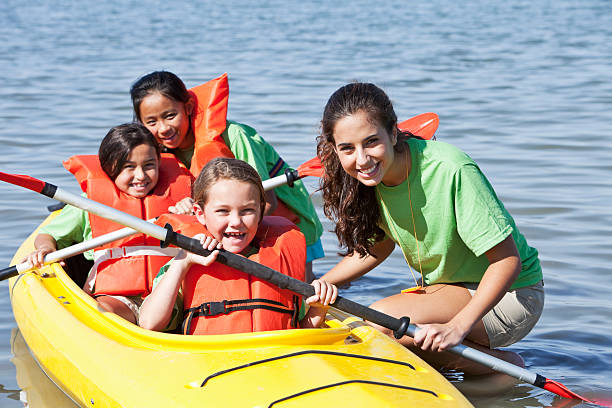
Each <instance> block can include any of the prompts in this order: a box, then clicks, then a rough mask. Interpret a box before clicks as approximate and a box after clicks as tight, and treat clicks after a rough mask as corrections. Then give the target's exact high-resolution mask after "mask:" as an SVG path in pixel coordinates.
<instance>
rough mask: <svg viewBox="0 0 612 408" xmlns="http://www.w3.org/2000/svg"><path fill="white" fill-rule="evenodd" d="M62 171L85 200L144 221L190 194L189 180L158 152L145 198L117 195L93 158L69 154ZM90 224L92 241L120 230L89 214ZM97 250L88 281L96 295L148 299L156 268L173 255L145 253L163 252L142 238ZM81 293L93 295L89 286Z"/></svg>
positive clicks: (154, 242)
mask: <svg viewBox="0 0 612 408" xmlns="http://www.w3.org/2000/svg"><path fill="white" fill-rule="evenodd" d="M64 167H66V169H68V171H70V172H71V173H72V174H74V176H75V177H76V179H77V180H78V182H79V184H80V186H81V189H82V190H83V191H84V192H85V193H86V194H87V197H88V198H90V199H92V200H94V201H97V202H99V203H102V204H105V205H108V206H110V207H113V208H116V209H117V210H120V211H123V212H126V213H128V214H131V215H133V216H136V217H138V218H141V219H145V220H146V219H151V218H154V217H157V216H159V215H161V214H164V213H166V212H168V207H169V206H171V205H174V204H175V203H176V202H178V201H180V200H182V199H183V198H185V197H189V196H190V195H191V181H192V176H191V174H190V173H189V172H188V171H187V169H185V168H184V167H181V166H180V164H179V162H178V161H177V160H176V158H175V157H174V156H173V155H171V154H162V158H161V161H160V164H159V179H158V181H157V184H156V186H155V188H154V189H153V190H152V191H151V192H150V193H149V194H148V195H147V196H146V197H144V198H136V197H132V196H130V195H128V194H125V193H123V192H121V191H120V190H119V189H118V188H117V186H116V185H115V183H114V182H113V181H111V179H110V178H109V177H108V176H107V175H106V173H104V171H103V170H102V167H101V166H100V160H99V159H98V156H97V155H78V156H72V157H71V158H69V159H68V160H66V161H64ZM89 223H90V224H91V232H92V236H93V237H94V238H95V237H98V236H100V235H104V234H106V233H109V232H112V231H115V230H118V229H120V228H123V225H120V224H117V223H115V222H113V221H110V220H107V219H105V218H103V217H99V216H97V215H94V214H92V213H89ZM100 249H101V250H102V251H96V253H95V254H94V256H95V257H96V258H98V260H97V261H96V263H95V264H94V268H92V271H91V272H90V277H91V279H89V278H88V283H91V284H93V282H94V281H95V290H94V291H93V294H94V295H100V294H108V295H124V296H133V295H140V294H143V295H147V294H149V293H150V291H151V286H152V283H153V278H155V276H156V275H157V273H158V272H159V268H161V267H162V266H163V265H164V264H165V263H166V262H168V260H169V259H170V258H171V256H172V251H169V252H168V253H167V254H166V255H165V256H149V255H146V254H148V253H156V254H163V253H164V251H162V250H161V248H160V245H159V240H157V239H155V238H151V237H148V236H146V235H144V234H137V235H132V236H129V237H126V238H123V239H120V240H117V241H114V242H112V243H109V244H106V245H104V246H102V247H100ZM100 256H102V257H101V258H100ZM87 285H88V284H87V283H86V286H87ZM85 289H86V290H87V291H90V292H91V289H92V287H91V286H89V287H86V288H85Z"/></svg>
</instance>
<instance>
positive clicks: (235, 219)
mask: <svg viewBox="0 0 612 408" xmlns="http://www.w3.org/2000/svg"><path fill="white" fill-rule="evenodd" d="M241 224H242V218H241V217H240V214H239V213H238V212H237V211H231V212H230V214H229V225H230V226H232V227H237V226H239V225H241Z"/></svg>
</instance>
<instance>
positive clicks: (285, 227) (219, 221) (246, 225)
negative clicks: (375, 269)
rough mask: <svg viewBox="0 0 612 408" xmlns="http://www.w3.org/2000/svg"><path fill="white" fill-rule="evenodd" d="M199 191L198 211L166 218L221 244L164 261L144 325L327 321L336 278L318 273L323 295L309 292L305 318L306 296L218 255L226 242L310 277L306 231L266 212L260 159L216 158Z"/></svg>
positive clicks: (217, 327)
mask: <svg viewBox="0 0 612 408" xmlns="http://www.w3.org/2000/svg"><path fill="white" fill-rule="evenodd" d="M192 198H193V200H194V205H193V209H194V213H195V215H176V214H174V215H165V216H163V217H161V218H160V219H159V220H158V222H159V223H160V224H164V223H165V222H169V223H170V224H171V225H172V226H173V229H174V230H175V231H177V232H179V233H181V234H184V235H188V236H195V237H196V238H197V239H199V240H200V242H201V243H202V246H203V247H204V248H206V249H208V250H210V251H213V252H212V253H211V254H210V255H209V256H206V257H203V256H200V255H195V254H193V253H190V252H187V251H184V250H181V251H180V252H179V254H178V255H176V256H175V257H174V259H173V260H172V261H171V262H169V263H168V264H167V265H165V266H164V267H162V268H161V270H160V273H159V275H158V277H157V278H156V279H155V282H154V288H153V291H152V292H151V294H150V295H149V296H148V297H147V298H146V299H145V301H144V303H143V305H142V308H141V311H140V319H139V324H140V326H142V327H144V328H147V329H150V330H172V329H174V328H175V327H176V326H177V324H178V322H179V321H180V320H183V330H182V332H183V333H184V334H229V333H242V332H250V331H265V330H280V329H287V328H292V327H298V326H301V327H318V326H319V325H320V324H321V323H322V322H323V319H324V317H325V311H326V306H327V305H329V304H330V303H333V302H334V301H335V299H336V296H337V289H336V287H335V286H334V285H332V284H328V283H326V282H321V281H318V280H315V281H313V283H312V285H313V287H314V288H315V295H313V296H312V297H310V298H308V299H307V300H306V303H307V304H308V305H310V306H311V307H310V308H309V310H308V312H307V313H305V317H303V318H301V319H300V317H301V316H300V312H302V314H304V313H303V308H301V306H302V302H301V301H300V299H299V298H298V296H296V295H295V294H293V293H292V292H290V291H288V290H286V289H279V288H278V287H276V286H274V285H272V284H270V283H268V282H266V281H263V280H260V279H258V278H255V277H253V276H251V275H248V274H247V273H245V272H241V271H238V270H236V269H233V268H230V267H228V266H225V265H222V264H220V263H218V262H215V259H216V258H217V255H218V253H219V251H218V249H220V248H223V249H225V250H226V251H228V252H231V253H235V254H240V255H242V256H244V257H247V258H249V259H251V260H253V261H256V262H259V263H260V264H263V265H266V266H269V267H271V268H272V269H275V270H277V271H280V272H282V273H284V274H286V275H289V276H292V277H294V278H296V279H300V280H304V269H305V263H304V260H305V257H306V245H305V240H304V235H303V234H302V233H301V232H300V231H299V230H298V229H297V227H296V226H295V225H294V224H292V223H291V222H289V221H288V220H286V219H285V218H282V217H274V216H269V217H264V216H263V214H264V208H265V198H264V190H263V186H262V184H261V178H260V177H259V175H258V174H257V172H256V171H255V169H253V167H251V166H250V165H249V164H247V163H246V162H244V161H241V160H237V159H228V158H217V159H213V160H212V161H210V162H209V163H208V164H207V165H206V166H205V167H204V169H203V170H202V172H201V174H200V175H199V176H198V178H197V179H196V181H195V182H194V184H193V187H192ZM177 295H178V296H177ZM179 316H183V318H182V319H181V318H178V317H179ZM298 322H299V323H298Z"/></svg>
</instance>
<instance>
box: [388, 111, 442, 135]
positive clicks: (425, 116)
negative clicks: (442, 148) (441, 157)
mask: <svg viewBox="0 0 612 408" xmlns="http://www.w3.org/2000/svg"><path fill="white" fill-rule="evenodd" d="M439 123H440V119H439V118H438V115H436V114H435V113H433V112H427V113H421V114H420V115H416V116H413V117H412V118H410V119H406V120H405V121H403V122H401V123H399V124H398V125H397V127H398V128H399V130H403V131H404V132H406V131H408V132H410V133H412V134H413V135H415V136H420V137H422V138H423V139H427V140H435V139H436V138H435V137H434V134H435V133H436V130H438V124H439Z"/></svg>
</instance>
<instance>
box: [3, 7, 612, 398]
mask: <svg viewBox="0 0 612 408" xmlns="http://www.w3.org/2000/svg"><path fill="white" fill-rule="evenodd" d="M374 4H376V5H374ZM611 43H612V3H610V2H609V1H607V0H582V1H578V0H575V1H573V0H558V1H539V2H534V1H526V0H510V1H505V2H488V1H469V2H452V1H448V0H431V1H427V2H421V3H417V4H410V5H408V4H407V2H401V1H379V2H369V1H365V0H357V1H350V2H349V1H338V2H323V1H314V2H301V1H295V0H290V1H265V2H250V1H227V2H209V1H200V2H194V1H191V2H183V1H177V2H166V1H161V0H160V1H147V0H144V1H119V0H108V1H98V2H93V1H76V0H75V1H70V0H63V1H50V0H39V1H33V0H3V1H2V2H1V3H0V67H1V68H2V70H1V72H2V75H1V76H0V120H1V123H2V125H1V126H0V145H1V146H2V147H1V153H0V170H1V171H5V172H11V173H20V174H28V175H32V176H34V177H37V178H41V179H43V180H45V181H49V182H51V183H53V184H56V185H59V186H61V187H64V188H66V189H67V190H71V191H74V192H77V191H78V187H77V184H76V183H75V182H74V179H73V177H72V176H71V175H70V174H69V173H68V172H66V171H65V170H64V169H63V167H62V166H61V160H63V159H65V158H67V157H69V156H71V155H72V154H76V153H95V152H96V151H97V148H98V144H99V141H100V140H101V139H102V137H103V136H104V135H105V134H106V132H107V130H108V129H109V128H110V127H111V126H114V125H117V124H119V123H123V122H127V121H130V120H131V117H132V115H131V107H130V100H129V95H128V90H129V87H130V85H131V84H132V82H134V81H135V80H136V79H137V78H138V77H139V76H141V75H143V74H145V73H148V72H150V71H152V70H159V69H166V70H170V71H173V72H175V73H177V74H178V75H179V76H180V77H182V78H183V79H184V80H185V82H186V84H187V85H188V86H195V85H198V84H200V83H202V82H205V81H206V80H208V79H210V78H213V77H216V76H218V75H220V74H221V73H223V72H228V73H229V77H230V90H231V96H230V108H229V110H230V112H229V117H230V118H231V119H234V120H237V121H240V122H243V123H246V124H249V125H251V126H253V127H255V128H256V129H257V130H258V131H259V133H260V134H261V135H262V136H263V137H264V138H266V139H267V140H268V141H269V142H271V143H272V144H273V145H274V146H275V147H276V148H277V150H278V151H279V152H280V153H281V155H282V156H283V157H284V158H285V160H286V161H287V162H289V163H290V164H292V165H293V166H297V165H299V164H301V163H303V162H305V161H306V160H307V159H310V158H311V157H313V156H314V155H315V141H314V139H315V136H316V134H317V131H318V123H319V120H320V117H321V113H322V110H323V106H324V104H325V102H326V100H327V98H328V97H329V95H330V94H331V93H332V92H333V91H334V90H335V89H337V88H338V87H339V86H341V85H344V84H345V83H346V82H349V81H351V80H355V79H357V80H362V81H370V82H375V83H377V84H378V85H380V86H381V87H383V88H384V89H385V90H386V91H387V92H388V94H389V95H390V96H391V98H392V99H393V101H394V104H395V108H396V112H397V113H398V116H399V117H400V119H406V118H408V117H411V116H413V115H416V114H418V113H422V112H428V111H431V112H436V113H438V115H439V116H440V127H439V130H438V133H437V137H438V139H440V140H444V141H446V142H449V143H452V144H454V145H456V146H458V147H459V148H461V149H462V150H464V151H466V152H467V153H468V154H469V155H470V156H472V157H473V158H474V159H475V160H476V161H477V162H478V163H479V164H480V166H481V168H482V169H483V171H484V172H485V174H486V175H487V176H488V178H489V179H490V181H491V182H492V184H493V186H494V187H495V189H496V191H497V192H498V195H499V196H500V197H501V199H502V200H503V201H504V203H505V205H506V207H507V208H508V209H509V211H510V212H511V213H512V214H513V216H514V217H515V220H516V222H517V224H518V225H519V227H520V229H521V231H522V232H523V233H524V234H525V236H526V237H527V239H528V241H529V243H530V244H531V245H532V246H535V247H536V248H538V250H539V252H540V255H541V261H542V265H543V268H544V275H545V283H546V307H545V310H544V313H543V316H542V318H541V320H540V322H539V323H538V325H537V326H536V328H535V329H534V330H533V332H532V333H531V334H530V335H529V336H528V337H527V338H525V339H524V340H522V341H520V342H519V343H517V344H515V345H514V346H512V347H511V349H512V350H514V351H516V352H518V353H519V354H520V355H521V356H522V357H523V358H524V359H525V361H526V363H527V365H528V368H529V369H530V370H533V371H535V372H538V373H541V374H543V375H544V376H546V377H549V378H553V379H556V380H558V381H561V382H562V383H564V384H565V385H566V386H568V387H569V388H570V389H572V390H573V391H576V392H578V393H581V394H584V395H585V396H587V397H591V398H595V399H598V400H608V401H611V400H612V385H611V383H610V375H611V374H612V370H611V369H610V367H611V366H612V340H611V334H612V329H611V328H610V327H611V324H610V319H611V318H612V300H611V298H612V296H611V292H612V273H611V272H612V271H611V269H612V268H611V266H612V245H611V244H610V241H611V239H612V204H611V203H612V53H611V51H610V50H611V48H610V44H611ZM307 185H308V187H309V188H310V189H311V191H314V190H315V189H316V186H317V181H316V180H313V179H311V180H308V182H307ZM313 199H314V201H315V203H316V205H317V208H318V209H319V212H320V209H321V198H320V195H319V194H316V193H315V194H314V196H313ZM49 204H52V201H51V200H49V199H46V198H44V197H42V196H38V195H36V194H34V193H32V192H29V191H26V190H23V189H20V188H17V187H14V186H10V185H6V184H3V185H0V220H1V221H2V227H3V228H2V233H1V234H0V244H1V245H0V259H1V260H2V263H3V265H4V266H6V265H8V263H9V261H10V259H11V257H12V255H13V253H14V252H15V250H16V249H17V247H18V246H19V244H20V243H21V242H22V241H23V239H24V238H25V237H26V236H27V235H28V234H29V233H30V232H31V231H32V230H33V229H34V227H35V226H36V225H38V223H39V222H40V221H41V220H42V219H43V218H44V217H45V215H46V214H47V210H46V206H47V205H49ZM320 213H321V212H320ZM321 218H323V216H322V214H321ZM325 226H326V229H327V230H329V229H330V228H331V226H330V224H329V223H328V222H326V223H325ZM336 242H337V241H336V240H335V237H334V236H333V235H332V234H331V233H329V232H326V233H325V235H324V236H323V244H324V247H325V250H326V252H327V255H328V256H327V257H326V258H325V259H324V260H321V261H317V262H315V273H317V274H319V275H320V274H322V273H324V272H326V271H327V270H328V269H329V268H330V267H331V266H333V265H334V263H335V262H337V261H338V257H337V256H336V255H335V254H336V252H337V249H338V248H337V244H336ZM411 279H412V278H411V277H410V275H409V273H407V270H406V268H405V263H404V260H403V258H402V256H401V253H399V252H395V253H394V254H393V256H392V257H391V258H390V259H388V260H387V261H385V263H384V264H383V265H382V266H380V267H379V268H378V269H377V270H375V271H373V272H371V273H370V274H368V275H366V276H365V277H364V278H362V279H361V280H359V281H357V282H355V283H354V284H353V285H352V286H351V287H350V288H349V289H348V290H347V291H345V292H343V293H342V294H343V295H344V296H346V297H348V298H350V299H352V300H355V301H358V302H364V303H371V302H373V301H375V300H377V299H379V298H380V297H383V296H388V295H391V294H393V293H396V292H397V291H398V290H400V289H401V288H404V287H406V286H408V285H410V284H411ZM0 292H1V293H2V295H1V296H0V406H1V407H20V406H23V403H22V402H20V401H19V398H20V395H19V394H20V393H19V390H20V386H19V385H18V383H17V373H16V369H15V365H14V364H13V363H12V362H11V360H12V358H13V351H12V350H11V345H12V344H13V343H14V341H12V338H13V336H12V335H14V334H15V333H14V329H15V327H16V324H15V321H14V319H13V315H12V311H11V306H10V302H9V296H8V289H7V284H6V282H2V283H0ZM84 346H85V345H84ZM41 383H42V380H41ZM41 385H42V384H41ZM472 400H473V402H474V403H475V405H477V406H482V407H489V406H496V407H537V406H556V407H561V406H573V405H574V403H572V402H569V401H566V400H563V399H561V398H560V397H554V396H553V395H552V394H550V393H547V392H545V391H543V390H540V389H534V388H533V387H531V386H526V385H522V386H517V387H515V388H513V389H512V390H511V391H509V392H507V393H505V394H502V395H499V396H497V397H495V398H487V399H483V398H478V397H473V398H472ZM31 402H32V406H33V401H31ZM66 404H68V405H66V406H70V405H69V403H68V402H66Z"/></svg>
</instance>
